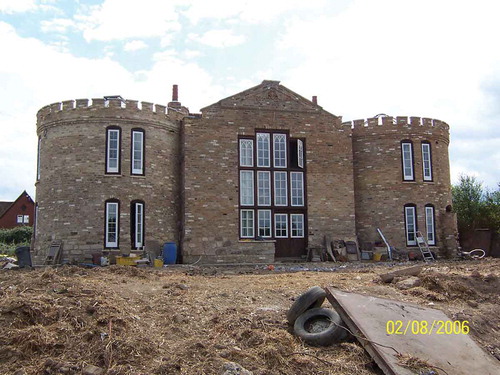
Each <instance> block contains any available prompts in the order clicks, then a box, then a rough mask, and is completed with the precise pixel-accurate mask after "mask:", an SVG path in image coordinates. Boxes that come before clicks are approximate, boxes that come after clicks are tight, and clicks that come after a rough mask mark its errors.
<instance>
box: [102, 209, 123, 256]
mask: <svg viewBox="0 0 500 375" xmlns="http://www.w3.org/2000/svg"><path fill="white" fill-rule="evenodd" d="M105 205H106V208H105V217H104V225H105V228H104V247H105V248H107V249H118V247H119V237H120V201H119V200H118V199H108V200H107V201H106V203H105Z"/></svg>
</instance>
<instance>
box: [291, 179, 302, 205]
mask: <svg viewBox="0 0 500 375" xmlns="http://www.w3.org/2000/svg"><path fill="white" fill-rule="evenodd" d="M303 176H304V175H303V173H302V172H290V179H291V194H292V197H291V200H292V206H303V205H304V180H303Z"/></svg>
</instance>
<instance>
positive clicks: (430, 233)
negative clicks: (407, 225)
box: [425, 205, 436, 245]
mask: <svg viewBox="0 0 500 375" xmlns="http://www.w3.org/2000/svg"><path fill="white" fill-rule="evenodd" d="M434 223H435V220H434V207H433V206H432V205H426V206H425V229H426V232H427V243H428V244H429V245H435V244H436V230H435V227H434Z"/></svg>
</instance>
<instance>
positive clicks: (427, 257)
mask: <svg viewBox="0 0 500 375" xmlns="http://www.w3.org/2000/svg"><path fill="white" fill-rule="evenodd" d="M416 236H417V237H416V238H417V245H418V248H419V249H420V252H421V253H422V257H423V258H424V261H425V262H430V261H432V260H435V259H434V255H432V252H431V250H430V249H429V245H428V244H427V241H426V240H425V238H424V236H423V235H422V233H421V232H417V234H416Z"/></svg>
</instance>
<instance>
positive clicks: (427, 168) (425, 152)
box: [422, 142, 432, 181]
mask: <svg viewBox="0 0 500 375" xmlns="http://www.w3.org/2000/svg"><path fill="white" fill-rule="evenodd" d="M422 169H423V176H424V181H432V158H431V144H430V143H429V142H422Z"/></svg>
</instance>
